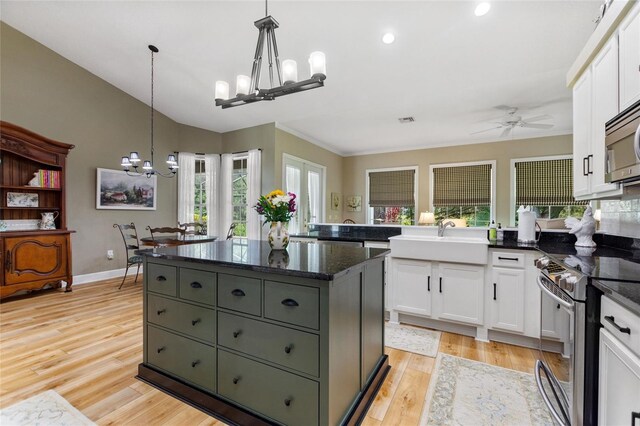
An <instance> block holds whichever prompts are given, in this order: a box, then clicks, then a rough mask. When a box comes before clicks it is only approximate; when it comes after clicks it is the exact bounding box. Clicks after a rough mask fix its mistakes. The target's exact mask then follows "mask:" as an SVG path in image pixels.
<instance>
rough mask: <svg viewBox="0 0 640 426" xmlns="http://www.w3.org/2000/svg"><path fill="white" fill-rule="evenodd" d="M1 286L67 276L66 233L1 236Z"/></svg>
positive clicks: (53, 279)
mask: <svg viewBox="0 0 640 426" xmlns="http://www.w3.org/2000/svg"><path fill="white" fill-rule="evenodd" d="M4 250H5V256H7V257H8V258H7V259H5V285H11V284H18V283H24V282H28V281H39V280H44V279H51V280H52V281H55V280H56V279H63V278H65V277H66V275H67V236H66V235H42V236H40V235H39V236H33V237H17V238H7V239H5V247H4Z"/></svg>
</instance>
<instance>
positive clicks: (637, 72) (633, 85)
mask: <svg viewBox="0 0 640 426" xmlns="http://www.w3.org/2000/svg"><path fill="white" fill-rule="evenodd" d="M619 28H620V29H619V32H618V37H619V40H620V70H619V76H620V78H619V79H620V111H622V110H624V109H625V108H627V107H629V106H631V105H632V104H633V103H634V102H636V101H638V100H640V3H638V4H637V5H636V6H635V7H634V9H633V10H632V11H631V13H630V14H629V15H627V17H626V18H625V19H624V21H623V22H622V24H620V27H619Z"/></svg>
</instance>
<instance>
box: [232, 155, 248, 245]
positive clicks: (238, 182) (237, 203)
mask: <svg viewBox="0 0 640 426" xmlns="http://www.w3.org/2000/svg"><path fill="white" fill-rule="evenodd" d="M231 176H232V177H231V184H232V188H231V200H232V201H231V203H232V205H233V223H235V224H236V229H235V236H236V237H246V236H247V208H248V206H247V157H238V158H234V159H233V173H232V175H231Z"/></svg>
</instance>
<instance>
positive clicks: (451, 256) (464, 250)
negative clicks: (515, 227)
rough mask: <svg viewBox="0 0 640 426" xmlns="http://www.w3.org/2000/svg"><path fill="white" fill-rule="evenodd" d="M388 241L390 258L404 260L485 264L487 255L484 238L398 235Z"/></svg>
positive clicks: (486, 242)
mask: <svg viewBox="0 0 640 426" xmlns="http://www.w3.org/2000/svg"><path fill="white" fill-rule="evenodd" d="M389 241H390V243H391V256H393V257H402V258H406V259H420V260H435V261H440V262H456V263H475V264H486V263H487V257H488V253H489V241H488V240H487V239H486V238H467V237H459V236H444V237H437V236H431V235H421V236H416V235H398V236H396V237H391V238H390V239H389Z"/></svg>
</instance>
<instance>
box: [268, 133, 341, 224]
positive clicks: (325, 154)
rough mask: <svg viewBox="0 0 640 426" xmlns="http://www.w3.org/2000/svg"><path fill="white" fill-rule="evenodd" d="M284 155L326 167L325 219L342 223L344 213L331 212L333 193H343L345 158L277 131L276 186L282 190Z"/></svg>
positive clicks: (289, 134)
mask: <svg viewBox="0 0 640 426" xmlns="http://www.w3.org/2000/svg"><path fill="white" fill-rule="evenodd" d="M283 154H289V155H293V156H294V157H298V158H301V159H303V160H307V161H310V162H312V163H316V164H319V165H321V166H325V167H326V175H327V176H326V178H327V187H326V194H325V219H324V221H326V222H341V221H342V212H341V211H338V210H331V193H332V192H337V193H341V192H342V187H343V179H342V163H343V161H344V158H343V157H341V156H339V155H338V154H334V153H333V152H331V151H328V150H326V149H324V148H321V147H319V146H317V145H314V144H312V143H310V142H307V141H306V140H304V139H301V138H299V137H297V136H294V135H292V134H291V133H287V132H285V131H283V130H281V129H276V147H275V186H276V187H278V188H281V187H282V186H283V181H282V156H283Z"/></svg>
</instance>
